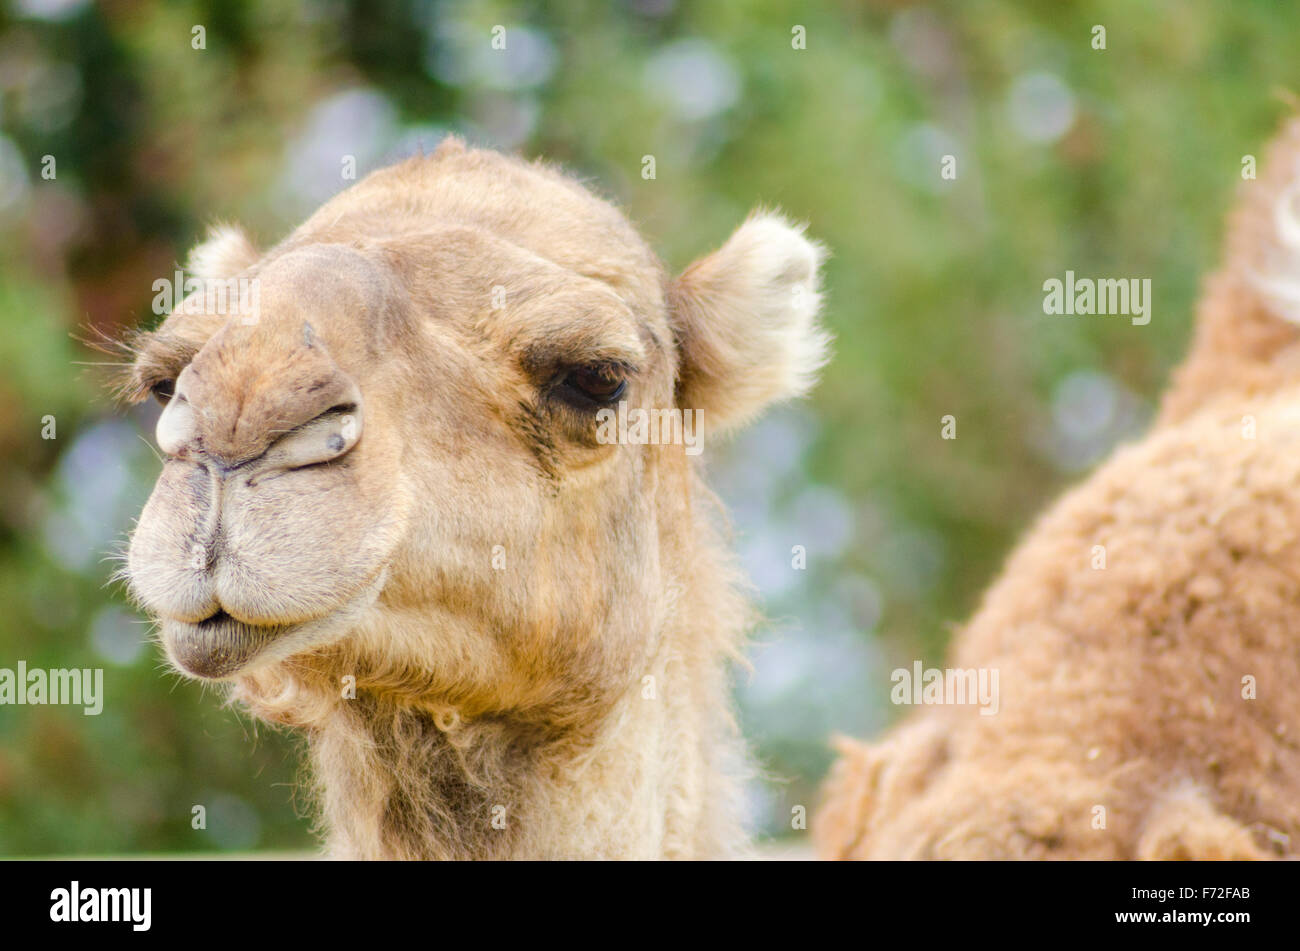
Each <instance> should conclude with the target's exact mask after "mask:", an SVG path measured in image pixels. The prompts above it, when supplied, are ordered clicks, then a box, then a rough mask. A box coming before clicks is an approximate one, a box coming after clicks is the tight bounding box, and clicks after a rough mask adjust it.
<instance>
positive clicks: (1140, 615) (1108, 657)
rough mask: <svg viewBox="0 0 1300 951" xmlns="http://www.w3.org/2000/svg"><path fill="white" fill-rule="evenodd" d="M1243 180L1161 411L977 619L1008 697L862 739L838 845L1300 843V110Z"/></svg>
mask: <svg viewBox="0 0 1300 951" xmlns="http://www.w3.org/2000/svg"><path fill="white" fill-rule="evenodd" d="M1242 187H1243V195H1242V199H1241V204H1240V207H1239V208H1238V209H1237V210H1236V212H1235V213H1234V217H1233V220H1232V222H1231V225H1230V228H1229V235H1228V240H1227V243H1226V255H1225V260H1224V263H1223V265H1222V267H1221V268H1220V270H1219V271H1218V273H1217V274H1215V275H1214V276H1213V277H1212V278H1211V279H1210V281H1209V282H1208V285H1207V288H1206V292H1205V296H1204V299H1203V301H1202V303H1201V305H1200V311H1199V317H1198V326H1197V328H1196V336H1195V341H1194V344H1193V347H1192V350H1191V353H1190V355H1189V357H1188V359H1187V361H1186V363H1185V364H1184V366H1182V367H1181V368H1180V369H1179V370H1178V371H1177V373H1176V375H1175V378H1174V382H1173V385H1172V387H1171V389H1170V391H1169V393H1168V394H1167V395H1166V397H1165V399H1164V402H1163V405H1162V408H1161V412H1160V415H1159V417H1158V419H1157V422H1156V424H1155V426H1154V427H1153V429H1152V431H1151V432H1150V433H1149V434H1148V435H1147V436H1146V437H1145V438H1144V439H1143V440H1141V441H1140V442H1138V443H1136V444H1134V445H1130V446H1126V447H1124V448H1121V449H1120V450H1118V451H1117V452H1116V453H1115V454H1114V456H1113V458H1111V459H1110V460H1109V461H1108V462H1107V463H1105V464H1104V465H1103V466H1102V467H1101V468H1100V469H1099V470H1098V471H1097V472H1096V473H1094V474H1093V475H1092V476H1091V477H1090V478H1089V479H1087V480H1086V481H1085V482H1084V483H1083V484H1082V485H1080V486H1079V487H1077V488H1075V489H1073V490H1072V491H1070V492H1069V493H1067V494H1066V495H1065V497H1064V498H1062V499H1061V500H1060V501H1059V502H1058V503H1057V504H1056V505H1054V506H1053V507H1052V508H1051V510H1050V511H1049V512H1048V513H1047V514H1046V515H1045V516H1043V517H1042V518H1041V520H1040V521H1039V522H1038V524H1037V525H1035V526H1034V528H1033V529H1032V531H1031V532H1030V533H1029V535H1028V537H1027V538H1026V539H1025V540H1024V542H1023V543H1022V544H1021V545H1020V546H1019V547H1018V549H1017V550H1016V551H1015V552H1014V553H1013V554H1012V556H1011V557H1010V559H1009V560H1008V562H1007V564H1006V566H1005V568H1004V570H1003V572H1002V575H1001V577H1000V579H999V580H998V581H997V582H996V584H994V586H993V587H992V588H991V589H990V590H989V591H988V593H987V594H986V595H985V597H984V600H983V603H982V605H981V607H980V609H979V610H978V611H977V613H976V614H975V616H974V617H973V618H972V619H971V621H970V622H969V624H967V625H966V627H965V629H964V630H962V631H961V632H960V633H958V634H957V635H956V638H955V641H954V644H953V647H952V650H951V658H950V660H949V666H950V667H951V668H961V669H969V668H983V669H996V670H997V671H998V672H999V683H1000V688H1001V691H1000V697H999V708H998V712H997V713H996V714H995V715H992V716H985V715H981V713H980V710H979V708H978V707H976V706H957V705H953V706H942V705H936V706H927V707H923V708H920V709H918V710H916V711H914V712H913V713H911V714H910V715H909V716H908V717H907V718H906V719H905V720H904V721H903V722H902V723H901V724H899V725H898V726H897V727H895V728H894V729H893V730H891V731H890V732H889V733H888V734H887V735H886V736H885V737H884V738H883V739H882V740H880V741H878V742H876V743H872V744H864V743H859V742H856V741H851V740H846V741H842V742H841V745H840V749H841V753H842V756H841V759H840V760H839V761H838V762H837V763H836V765H835V766H834V768H833V770H832V774H831V777H830V779H829V780H828V782H827V785H826V789H825V802H824V804H823V807H822V809H821V810H820V813H819V814H818V816H817V817H816V821H815V824H814V833H815V838H816V841H817V844H818V849H819V852H820V854H821V855H822V856H823V857H828V858H858V859H898V858H903V859H1007V858H1011V859H1044V858H1088V859H1178V858H1182V859H1233V858H1269V857H1279V856H1292V857H1294V856H1295V855H1296V854H1298V853H1300V329H1298V328H1297V326H1296V322H1297V321H1300V202H1297V198H1298V197H1300V121H1296V120H1293V121H1291V122H1290V123H1289V124H1288V125H1287V126H1286V128H1285V130H1284V131H1283V133H1282V135H1281V136H1280V137H1279V140H1278V141H1277V143H1276V144H1275V145H1274V146H1273V148H1272V151H1271V155H1270V157H1269V161H1268V162H1267V163H1266V164H1265V170H1264V176H1263V177H1262V178H1261V179H1260V180H1259V181H1257V182H1247V183H1245V184H1244V185H1243V186H1242ZM1134 332H1141V331H1140V330H1135V331H1134Z"/></svg>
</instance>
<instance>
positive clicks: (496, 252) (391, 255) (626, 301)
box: [126, 140, 825, 713]
mask: <svg viewBox="0 0 1300 951" xmlns="http://www.w3.org/2000/svg"><path fill="white" fill-rule="evenodd" d="M820 257H821V253H820V251H819V249H818V247H817V246H816V245H814V244H813V243H811V242H810V241H808V240H807V239H806V238H804V237H803V235H802V233H801V229H799V228H797V227H793V226H791V225H789V224H788V223H786V222H785V221H784V220H783V219H781V218H780V217H778V216H777V215H774V214H770V213H760V214H756V215H754V216H751V218H750V219H749V220H748V221H746V222H745V223H744V224H742V225H741V226H740V227H739V228H738V230H737V231H736V232H735V233H734V235H733V236H732V237H731V238H730V239H729V240H728V241H727V242H726V243H725V244H724V245H723V246H722V247H721V248H720V249H719V250H717V251H716V252H714V253H712V254H710V255H708V256H706V257H704V258H703V259H701V260H700V261H698V262H696V263H695V264H694V265H692V266H691V267H690V268H688V269H687V270H686V271H685V272H684V273H683V274H682V275H681V276H680V277H679V278H677V279H676V280H668V279H666V278H665V277H664V275H663V272H662V269H661V266H660V265H659V263H658V261H657V259H656V258H655V257H654V255H653V254H652V253H651V252H650V251H649V250H648V249H647V247H646V245H645V244H644V243H643V241H642V240H641V239H640V238H639V237H638V235H637V233H636V232H635V231H634V230H633V228H632V227H631V226H630V225H629V224H628V223H627V222H626V220H625V219H624V218H623V217H622V215H621V214H620V213H619V212H618V211H616V210H615V209H614V208H613V207H612V206H611V205H609V204H607V203H606V202H604V201H602V200H600V199H598V198H597V197H595V196H593V195H592V194H591V193H590V192H588V191H587V190H586V189H584V188H582V187H581V186H579V185H578V184H576V183H575V182H573V181H572V180H570V179H568V178H566V177H565V176H563V175H561V174H559V173H557V172H555V171H552V170H550V169H548V168H545V167H543V166H539V165H531V164H526V163H524V162H522V161H519V160H516V159H512V158H507V157H504V156H502V155H499V154H497V153H493V152H486V151H479V150H470V149H467V148H465V147H464V146H463V145H461V144H460V143H459V142H456V141H454V140H452V141H449V142H448V144H446V145H444V146H443V147H442V148H440V149H439V150H438V151H437V152H436V153H435V154H433V155H430V156H426V157H420V158H415V159H411V160H408V161H406V162H404V163H401V164H399V165H395V166H392V167H390V168H387V169H384V170H382V171H379V172H376V173H375V174H373V175H371V176H370V177H368V178H366V179H364V180H363V181H361V182H359V183H357V184H356V185H354V186H353V187H351V188H349V189H348V190H346V191H344V192H342V193H340V194H339V195H338V196H336V197H335V198H334V199H332V200H331V201H329V202H328V203H327V204H326V205H324V206H323V207H322V208H321V209H320V210H319V211H318V212H317V213H316V214H315V215H313V216H312V217H311V218H310V219H309V220H308V221H307V222H306V223H304V224H303V225H302V226H301V227H300V228H299V229H298V230H297V231H295V232H294V233H293V234H291V235H290V236H289V237H288V238H287V239H285V240H284V241H283V242H281V244H279V245H278V246H276V247H275V248H273V249H271V250H270V251H268V252H265V253H263V252H259V251H258V250H256V249H255V248H254V247H253V245H252V244H251V242H250V241H249V240H248V239H247V237H245V235H244V234H243V233H242V232H241V231H240V230H239V229H237V228H230V227H226V228H221V229H217V230H215V231H214V232H213V233H212V234H211V235H210V237H209V238H208V240H207V241H205V242H204V243H203V244H202V245H200V246H199V247H198V248H197V249H196V250H195V252H194V253H193V255H192V256H191V259H190V271H191V274H192V276H193V277H195V278H196V279H197V280H198V281H199V282H201V286H196V287H195V288H192V289H191V290H192V293H190V295H189V296H188V297H187V298H186V299H185V301H184V302H183V304H182V305H181V306H178V307H176V308H175V309H174V310H173V312H172V313H171V314H170V316H168V317H167V319H166V320H165V321H164V322H163V323H162V324H161V325H160V326H159V327H158V329H156V330H154V331H152V332H150V333H147V334H143V335H141V337H140V338H139V339H138V341H137V342H136V346H135V351H136V355H135V361H134V365H133V367H132V369H131V379H130V384H129V388H130V391H131V397H132V398H134V399H145V398H147V397H148V395H149V394H151V393H152V394H153V395H154V396H156V397H157V398H158V399H159V400H160V401H161V402H163V403H164V408H163V410H162V414H161V417H160V418H159V420H158V424H157V442H158V447H159V448H160V449H161V451H162V453H163V455H164V458H165V461H164V463H163V467H162V472H161V475H160V476H159V478H158V481H157V484H156V486H155V487H154V490H153V493H152V495H151V497H150V498H149V501H148V503H147V505H146V506H145V508H144V511H143V513H142V515H141V516H140V519H139V522H138V525H137V526H136V528H135V531H134V533H133V535H132V538H131V543H130V549H129V556H128V562H127V569H126V571H127V576H128V580H129V584H130V587H131V590H132V592H133V594H134V596H135V597H136V598H137V600H138V601H139V603H140V604H141V605H142V606H143V607H144V608H145V610H146V611H147V612H148V613H149V614H150V615H151V616H152V617H154V618H155V619H156V621H157V623H158V628H159V631H160V637H161V641H162V645H163V647H164V649H165V651H166V654H167V657H168V658H169V660H170V661H171V663H172V664H173V665H174V666H175V667H176V669H178V670H179V671H181V672H182V673H184V674H187V675H190V676H193V677H196V678H202V679H209V680H236V681H239V680H241V679H244V678H256V677H258V676H275V675H276V672H277V671H279V672H280V674H281V675H283V674H285V672H289V671H291V672H293V675H294V676H297V677H299V678H305V679H310V678H311V677H313V676H317V677H319V678H320V682H321V683H331V682H332V683H335V684H337V682H338V678H339V677H342V676H345V675H347V674H352V675H354V676H355V677H356V684H357V686H358V688H360V687H362V686H366V685H369V686H370V687H371V688H372V689H374V690H382V691H389V692H392V693H397V694H400V695H401V696H403V697H404V698H406V699H407V700H408V701H411V702H425V703H427V704H429V705H430V706H431V707H434V708H437V709H455V710H456V711H457V712H469V713H474V712H479V713H482V712H485V711H488V710H492V709H501V708H503V707H506V706H508V707H510V708H512V709H522V708H527V707H528V706H530V705H545V704H548V703H554V702H558V701H559V700H561V699H562V698H564V697H569V698H571V699H574V700H575V701H580V698H590V697H593V696H596V695H597V694H599V693H600V692H601V691H602V690H606V689H607V688H611V687H612V686H613V685H616V684H626V683H627V682H628V677H629V675H631V674H633V673H635V671H636V669H637V664H638V663H639V662H640V661H641V659H643V658H644V656H645V654H646V652H647V650H649V649H650V646H651V645H650V644H649V639H650V638H652V637H653V636H654V631H655V630H656V629H657V624H658V622H659V621H660V620H662V619H663V617H664V616H665V614H666V613H667V612H671V611H673V610H680V605H675V599H674V592H675V591H678V590H680V589H681V588H682V587H683V586H685V585H688V584H689V577H688V576H689V574H690V571H691V563H690V559H691V558H693V557H695V556H694V555H693V554H692V552H693V548H692V545H691V541H690V540H691V537H692V533H693V529H692V527H691V525H692V521H693V520H694V519H695V518H696V516H695V515H693V514H692V513H693V511H694V508H695V507H698V506H699V505H700V501H699V499H698V498H693V496H692V492H691V485H692V481H691V479H692V476H691V475H690V473H691V471H692V466H694V465H695V462H694V459H693V456H692V454H691V453H688V452H687V451H686V450H687V449H688V448H689V447H688V446H686V445H684V441H682V442H670V444H664V443H663V442H660V443H657V444H654V443H648V442H644V441H638V440H637V439H636V438H635V437H633V436H629V437H628V438H623V437H622V435H620V436H619V437H618V438H616V439H613V440H611V439H609V438H602V436H601V431H600V429H599V421H600V420H605V421H606V422H608V420H609V419H610V415H609V414H605V415H603V416H602V415H601V411H602V410H611V409H612V410H615V411H616V412H617V410H618V407H619V404H620V403H622V404H624V405H623V409H624V411H625V412H626V411H630V410H635V409H654V408H658V409H678V410H691V411H693V412H694V413H695V414H696V418H695V421H694V422H695V428H696V432H695V433H694V434H693V435H694V440H695V443H696V445H697V446H698V445H701V444H703V445H707V439H708V438H710V437H712V436H714V435H717V434H719V433H722V432H724V431H726V430H728V429H729V428H732V427H734V426H737V425H739V424H741V423H743V422H745V421H746V420H748V419H749V418H751V417H752V416H754V415H755V414H756V413H757V412H758V411H759V410H761V409H762V408H763V407H764V406H765V405H767V404H768V403H770V402H772V401H774V400H780V399H784V398H787V397H791V396H795V395H798V394H800V393H802V392H803V391H804V390H805V389H806V388H807V387H808V386H809V384H810V382H811V380H812V377H813V374H814V373H815V371H816V369H817V368H818V366H819V365H820V363H821V362H822V360H823V354H824V350H825V338H824V335H823V334H822V333H821V332H820V331H819V330H818V328H817V326H816V323H815V316H816V310H817V304H818V295H817V280H818V275H817V271H818V265H819V262H820ZM223 282H224V283H223ZM214 287H224V288H229V289H230V291H229V293H224V294H213V293H212V289H213V288H214ZM241 295H242V296H241ZM238 302H242V306H236V303H238ZM250 305H251V306H250ZM661 420H662V417H661ZM669 428H670V429H671V428H672V427H669ZM604 431H605V432H606V433H608V432H610V431H615V432H617V431H618V427H617V426H616V425H615V426H614V427H612V429H611V427H609V426H607V427H606V429H605V430H604ZM628 431H629V432H631V431H632V430H630V429H629V430H628Z"/></svg>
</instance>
